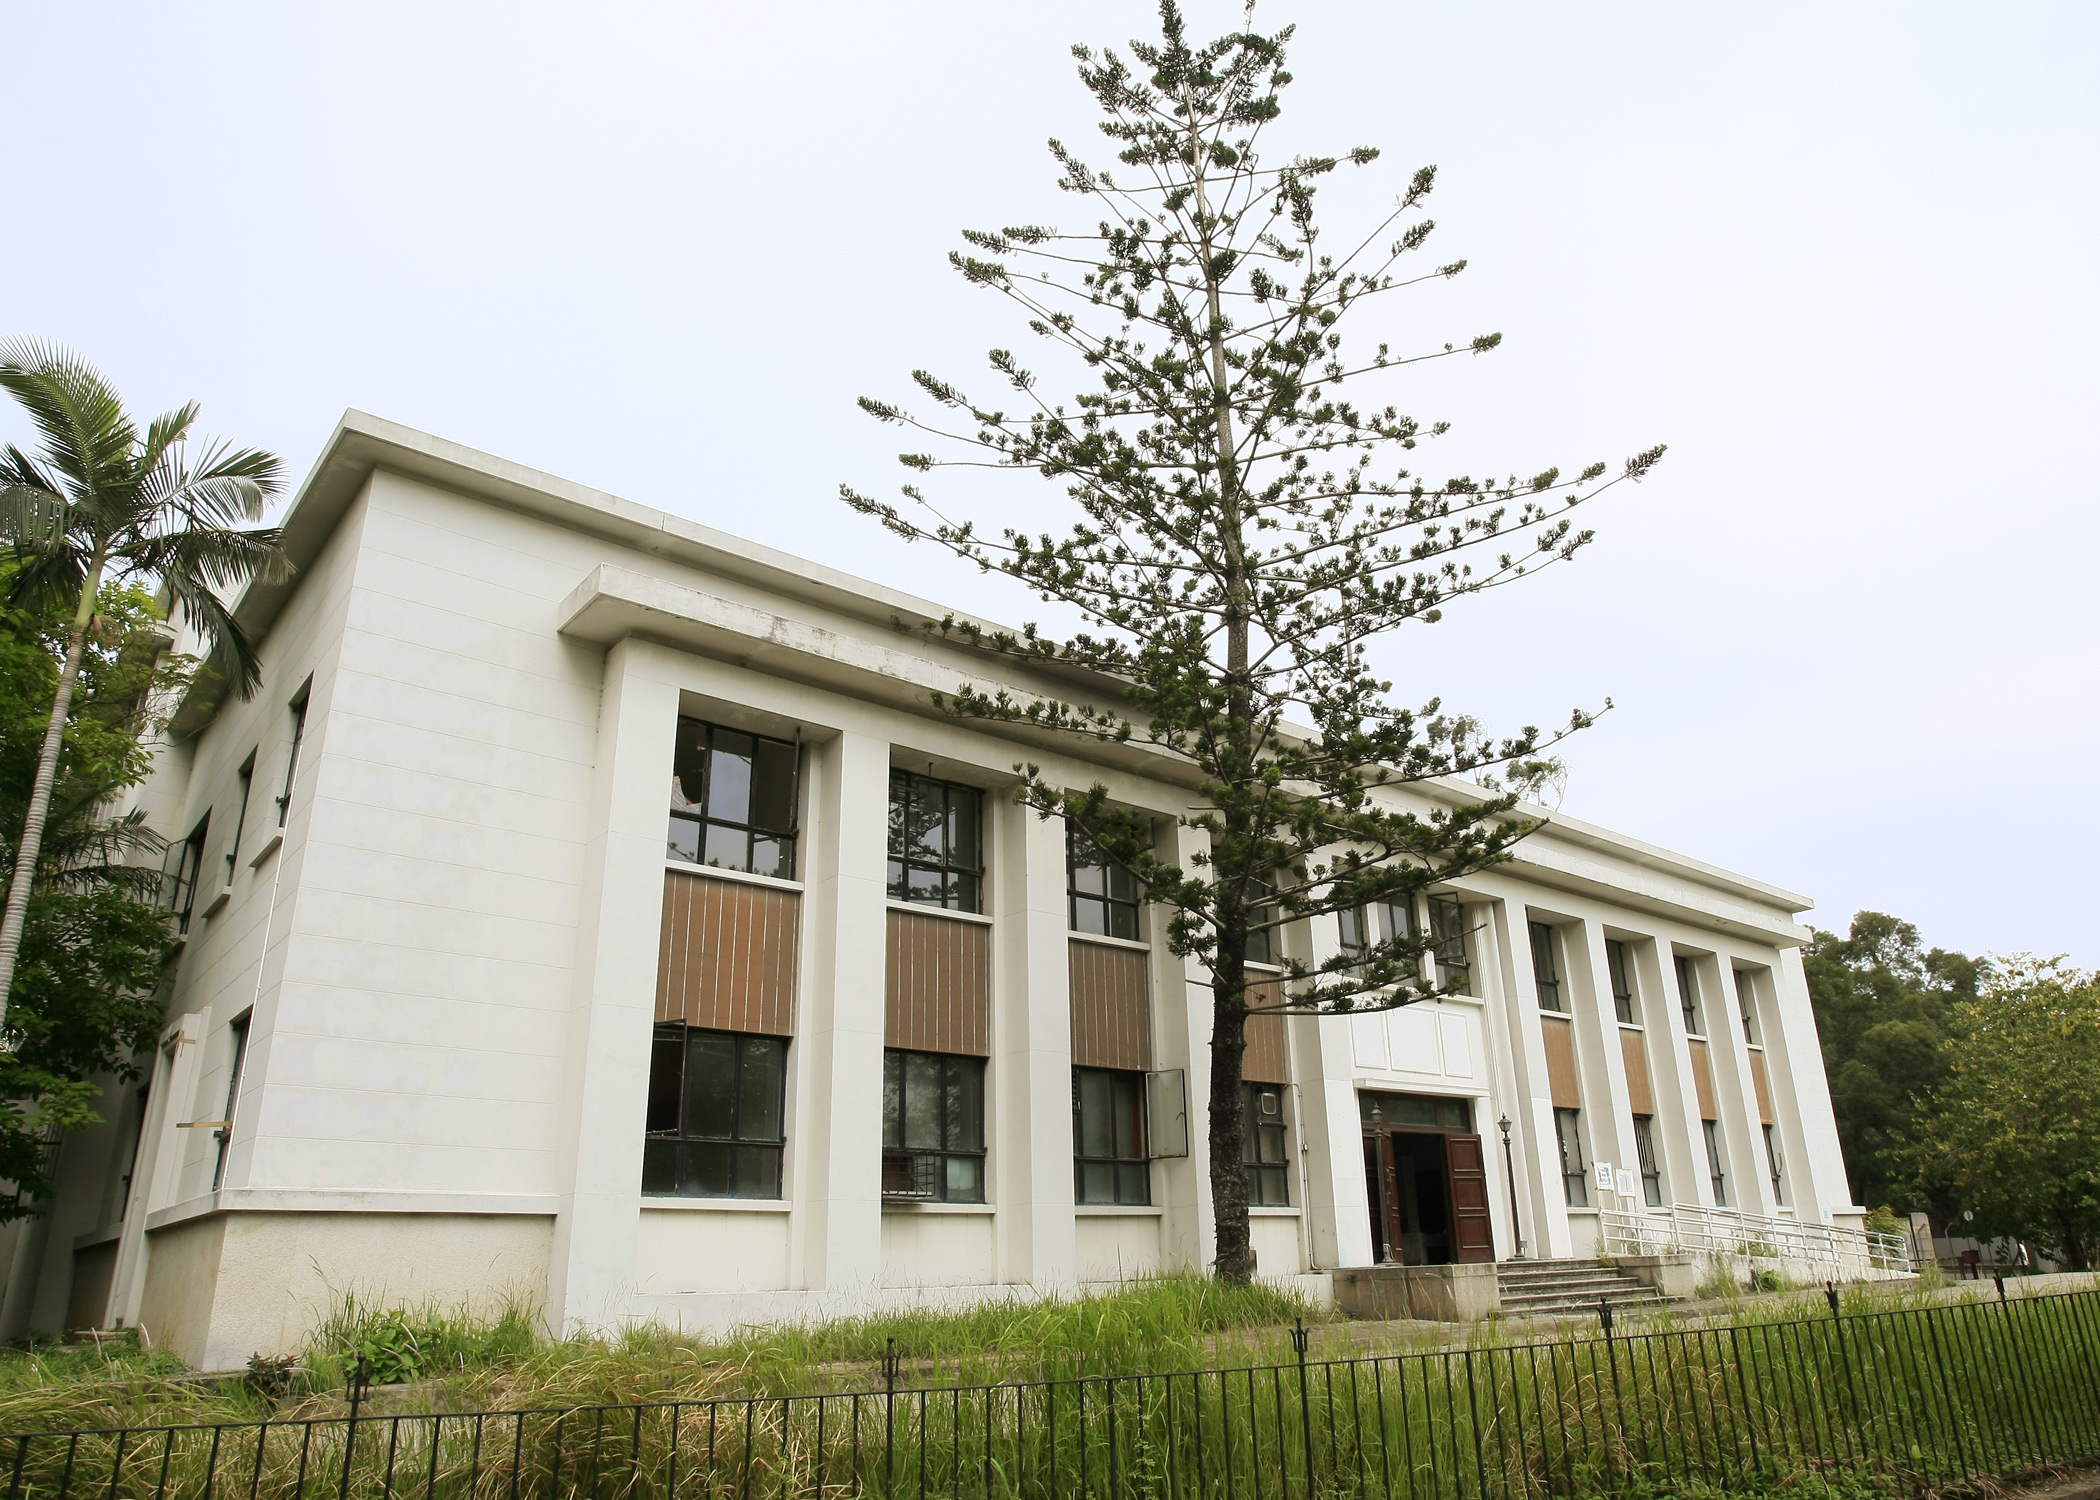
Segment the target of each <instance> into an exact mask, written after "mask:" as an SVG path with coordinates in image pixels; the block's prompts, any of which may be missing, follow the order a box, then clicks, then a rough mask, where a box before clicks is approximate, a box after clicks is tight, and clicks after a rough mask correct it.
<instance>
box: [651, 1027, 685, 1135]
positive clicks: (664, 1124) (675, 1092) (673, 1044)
mask: <svg viewBox="0 0 2100 1500" xmlns="http://www.w3.org/2000/svg"><path fill="white" fill-rule="evenodd" d="M684 1062H685V1038H684V1037H683V1036H681V1035H679V1034H678V1033H676V1032H673V1033H671V1034H670V1035H668V1036H666V1035H664V1034H663V1033H661V1032H659V1033H658V1034H657V1037H656V1040H655V1041H654V1042H653V1043H652V1044H651V1045H650V1048H649V1113H648V1123H647V1124H646V1125H645V1126H643V1129H645V1130H647V1131H648V1132H649V1133H650V1134H651V1135H658V1134H666V1133H675V1132H676V1131H677V1129H678V1103H679V1095H680V1092H681V1088H682V1086H683V1083H684V1080H685V1070H684V1066H683V1064H684Z"/></svg>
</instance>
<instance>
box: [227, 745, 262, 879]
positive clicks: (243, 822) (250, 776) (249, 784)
mask: <svg viewBox="0 0 2100 1500" xmlns="http://www.w3.org/2000/svg"><path fill="white" fill-rule="evenodd" d="M259 748H260V747H258V749H259ZM256 754H257V751H256V750H250V751H249V752H248V758H247V759H246V760H244V761H242V762H241V768H240V769H239V770H238V771H236V772H234V773H233V774H234V779H235V781H237V782H238V783H239V784H240V789H241V797H240V807H239V808H238V810H236V812H235V813H234V817H233V842H232V843H230V844H228V845H227V846H226V878H225V879H224V880H222V881H220V882H219V885H220V887H221V889H226V888H230V887H231V886H232V885H233V872H234V871H235V870H238V869H239V868H240V857H241V835H242V834H243V833H244V832H246V830H247V827H248V802H249V800H250V798H252V797H253V796H254V793H255V757H256Z"/></svg>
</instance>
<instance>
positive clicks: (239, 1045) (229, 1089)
mask: <svg viewBox="0 0 2100 1500" xmlns="http://www.w3.org/2000/svg"><path fill="white" fill-rule="evenodd" d="M226 1029H227V1030H228V1031H230V1032H232V1033H233V1071H232V1074H231V1076H229V1077H228V1078H227V1080H226V1108H225V1109H224V1110H223V1111H222V1112H221V1113H220V1115H219V1118H220V1119H221V1120H223V1121H225V1122H226V1123H225V1124H223V1125H221V1126H219V1128H218V1129H216V1130H214V1131H213V1132H212V1134H213V1135H215V1136H217V1137H218V1140H219V1159H218V1161H217V1162H215V1163H214V1164H213V1166H212V1169H211V1190H212V1191H213V1192H215V1193H216V1192H217V1191H218V1190H219V1184H220V1183H221V1182H223V1181H224V1180H225V1178H226V1153H227V1152H228V1151H230V1150H232V1149H233V1110H234V1106H235V1105H237V1104H239V1103H240V1101H241V1065H242V1064H243V1063H245V1062H247V1060H248V1017H246V1016H242V1017H241V1018H240V1019H239V1020H238V1021H235V1022H234V1023H233V1024H232V1025H231V1026H228V1027H227V1028H226Z"/></svg>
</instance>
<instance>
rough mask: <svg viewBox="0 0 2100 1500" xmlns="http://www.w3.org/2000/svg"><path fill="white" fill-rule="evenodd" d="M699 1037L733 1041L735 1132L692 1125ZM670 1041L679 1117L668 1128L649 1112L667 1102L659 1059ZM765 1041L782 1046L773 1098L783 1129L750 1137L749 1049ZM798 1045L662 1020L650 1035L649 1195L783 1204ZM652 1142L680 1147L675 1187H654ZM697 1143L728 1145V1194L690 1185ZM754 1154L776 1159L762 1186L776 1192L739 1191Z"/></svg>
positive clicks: (645, 1174) (645, 1176) (645, 1168)
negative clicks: (791, 1069)
mask: <svg viewBox="0 0 2100 1500" xmlns="http://www.w3.org/2000/svg"><path fill="white" fill-rule="evenodd" d="M695 1037H708V1038H726V1039H728V1040H729V1041H730V1042H732V1043H733V1046H732V1049H731V1053H730V1065H729V1069H730V1078H731V1080H732V1089H731V1094H730V1102H729V1112H730V1128H729V1134H727V1135H710V1134H700V1133H695V1132H692V1131H689V1130H688V1128H687V1126H688V1125H689V1123H690V1120H691V1114H692V1102H691V1091H692V1088H693V1086H694V1082H695V1080H694V1078H693V1076H692V1056H693V1051H692V1044H693V1039H694V1038H695ZM667 1042H675V1043H676V1045H677V1048H678V1085H677V1119H676V1123H675V1126H674V1127H673V1128H671V1129H665V1128H663V1127H661V1126H656V1127H654V1128H651V1125H650V1121H649V1116H650V1114H651V1113H653V1112H654V1111H655V1110H656V1108H657V1107H658V1105H659V1103H660V1102H661V1101H660V1099H659V1095H658V1083H659V1074H658V1062H659V1059H660V1058H661V1056H662V1055H663V1046H664V1044H665V1043H667ZM760 1043H771V1044H773V1045H775V1046H777V1047H778V1048H779V1049H780V1056H779V1069H778V1075H779V1096H778V1098H776V1099H775V1100H773V1101H771V1103H772V1109H773V1115H774V1118H775V1119H777V1120H778V1121H779V1122H780V1132H779V1134H778V1135H776V1136H763V1135H758V1134H755V1133H754V1134H748V1135H747V1134H746V1133H745V1132H744V1128H743V1122H744V1115H745V1112H746V1108H747V1100H746V1098H745V1083H746V1068H745V1053H746V1051H747V1049H749V1048H751V1047H754V1046H756V1045H758V1044H760ZM793 1043H794V1038H793V1037H784V1036H773V1035H770V1034H768V1033H765V1032H756V1031H722V1030H718V1029H716V1028H713V1027H707V1026H688V1025H686V1024H685V1023H684V1022H682V1021H666V1022H660V1023H658V1025H657V1026H656V1028H655V1030H654V1031H653V1032H652V1033H651V1037H650V1052H649V1096H648V1100H647V1103H646V1104H645V1106H644V1109H645V1114H644V1123H643V1132H642V1139H643V1146H642V1153H643V1161H642V1196H643V1197H645V1198H702V1199H711V1200H716V1201H727V1200H732V1199H734V1200H742V1201H745V1202H760V1203H767V1202H775V1203H777V1202H780V1201H783V1200H784V1199H785V1198H786V1196H787V1139H788V1137H787V1127H788V1112H787V1082H788V1052H789V1049H790V1048H791V1047H792V1045H793ZM652 1142H654V1143H670V1144H672V1145H674V1146H675V1147H677V1148H678V1149H676V1150H675V1151H674V1152H673V1153H672V1172H671V1186H670V1187H669V1188H663V1187H660V1186H659V1187H652V1186H651V1185H650V1176H649V1173H650V1161H649V1158H650V1155H651V1153H650V1149H649V1147H650V1143H652ZM695 1144H697V1145H701V1146H710V1147H726V1148H728V1159H729V1191H728V1192H726V1193H709V1192H699V1191H694V1190H692V1189H691V1188H689V1187H688V1186H687V1184H686V1166H687V1161H688V1149H689V1147H690V1146H692V1145H695ZM750 1152H756V1153H760V1154H761V1156H762V1158H763V1159H765V1160H767V1161H769V1162H770V1163H771V1169H770V1171H769V1172H767V1173H766V1175H765V1179H764V1181H762V1182H761V1184H759V1185H760V1186H770V1187H771V1189H772V1191H770V1192H744V1191H739V1188H740V1187H742V1186H743V1184H741V1183H740V1182H739V1180H738V1179H739V1178H740V1176H741V1175H742V1172H743V1164H744V1160H745V1156H746V1153H750ZM693 1180H694V1182H696V1183H697V1181H698V1174H697V1173H694V1174H693Z"/></svg>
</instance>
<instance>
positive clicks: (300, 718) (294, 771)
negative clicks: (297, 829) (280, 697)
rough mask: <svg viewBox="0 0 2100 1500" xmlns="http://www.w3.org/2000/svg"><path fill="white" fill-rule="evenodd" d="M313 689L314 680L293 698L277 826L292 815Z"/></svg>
mask: <svg viewBox="0 0 2100 1500" xmlns="http://www.w3.org/2000/svg"><path fill="white" fill-rule="evenodd" d="M312 690H313V682H312V680H311V679H309V680H308V682H307V685H306V686H305V687H303V688H301V689H299V696H298V697H297V698H294V699H293V700H292V705H291V707H292V748H291V750H290V752H289V753H287V754H286V755H285V758H284V795H283V796H281V797H279V798H278V799H277V826H278V827H279V828H282V827H284V825H285V823H286V821H287V820H288V819H289V818H290V817H291V815H292V783H293V782H295V781H297V780H298V779H299V747H300V745H301V744H303V743H304V742H305V739H306V700H307V696H308V695H309V694H310V693H311V692H312Z"/></svg>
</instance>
